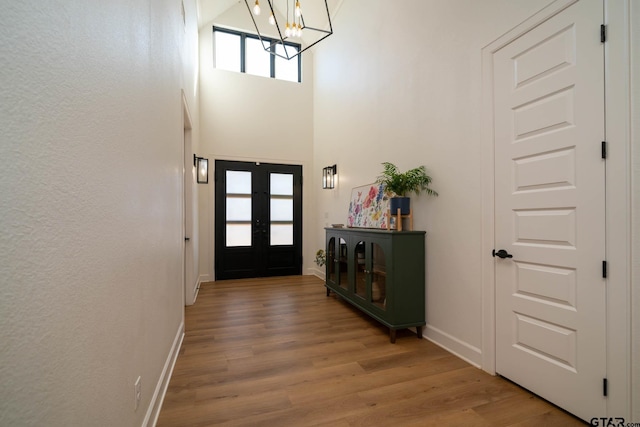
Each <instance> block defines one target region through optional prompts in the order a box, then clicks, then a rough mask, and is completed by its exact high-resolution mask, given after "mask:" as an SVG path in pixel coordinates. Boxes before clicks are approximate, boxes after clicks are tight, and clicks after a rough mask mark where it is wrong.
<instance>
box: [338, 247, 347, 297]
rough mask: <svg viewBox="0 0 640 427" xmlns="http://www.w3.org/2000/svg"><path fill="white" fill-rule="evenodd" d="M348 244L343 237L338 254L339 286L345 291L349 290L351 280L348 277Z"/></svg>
mask: <svg viewBox="0 0 640 427" xmlns="http://www.w3.org/2000/svg"><path fill="white" fill-rule="evenodd" d="M347 265H348V263H347V242H346V241H345V240H344V239H343V238H342V237H341V238H340V249H339V253H338V274H339V276H340V277H339V278H338V284H339V285H340V287H341V288H343V289H348V288H349V279H348V277H347V271H348V267H347Z"/></svg>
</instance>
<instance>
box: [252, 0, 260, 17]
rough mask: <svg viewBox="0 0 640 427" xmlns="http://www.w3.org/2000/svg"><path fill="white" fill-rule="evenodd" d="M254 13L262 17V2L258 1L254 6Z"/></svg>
mask: <svg viewBox="0 0 640 427" xmlns="http://www.w3.org/2000/svg"><path fill="white" fill-rule="evenodd" d="M253 13H254V14H255V15H260V1H259V0H256V3H255V4H254V5H253Z"/></svg>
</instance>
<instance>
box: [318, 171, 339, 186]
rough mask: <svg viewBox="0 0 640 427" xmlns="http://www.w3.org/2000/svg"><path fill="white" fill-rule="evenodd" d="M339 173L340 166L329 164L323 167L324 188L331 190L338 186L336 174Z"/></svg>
mask: <svg viewBox="0 0 640 427" xmlns="http://www.w3.org/2000/svg"><path fill="white" fill-rule="evenodd" d="M337 173H338V166H337V165H333V166H327V167H326V168H323V169H322V188H324V189H325V190H330V189H332V188H335V186H336V174H337Z"/></svg>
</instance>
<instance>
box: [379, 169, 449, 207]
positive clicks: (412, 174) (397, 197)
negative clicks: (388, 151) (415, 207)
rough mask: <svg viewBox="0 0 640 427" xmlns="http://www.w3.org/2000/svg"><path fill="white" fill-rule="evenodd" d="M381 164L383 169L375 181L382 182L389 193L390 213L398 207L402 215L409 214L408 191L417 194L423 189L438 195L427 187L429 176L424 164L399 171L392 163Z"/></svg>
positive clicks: (429, 180)
mask: <svg viewBox="0 0 640 427" xmlns="http://www.w3.org/2000/svg"><path fill="white" fill-rule="evenodd" d="M382 165H383V166H384V170H383V171H382V175H380V176H379V177H378V179H377V180H376V182H377V183H379V184H384V185H385V189H386V191H387V192H388V193H391V195H392V197H391V200H390V208H391V213H392V214H393V213H395V212H397V211H398V208H400V213H401V214H402V215H408V214H409V212H410V199H409V197H408V194H409V193H416V195H419V194H420V192H421V191H424V192H425V193H427V194H428V195H430V196H437V195H438V193H437V192H436V191H434V190H432V189H431V188H429V184H431V177H430V176H429V175H427V169H426V168H425V167H424V166H419V167H417V168H413V169H410V170H408V171H406V172H403V173H401V172H400V171H399V170H398V168H397V166H396V165H394V164H393V163H389V162H384V163H382Z"/></svg>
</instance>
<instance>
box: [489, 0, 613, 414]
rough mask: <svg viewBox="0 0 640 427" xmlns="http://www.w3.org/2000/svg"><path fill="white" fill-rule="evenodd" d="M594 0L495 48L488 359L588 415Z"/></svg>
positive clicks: (596, 121) (594, 341) (597, 80)
mask: <svg viewBox="0 0 640 427" xmlns="http://www.w3.org/2000/svg"><path fill="white" fill-rule="evenodd" d="M602 22H603V3H602V0H580V1H579V2H577V3H576V4H574V5H572V6H570V7H569V8H567V9H566V10H564V11H562V12H560V13H559V14H557V15H555V16H554V17H552V18H551V19H549V20H547V21H545V22H544V23H542V24H541V25H539V26H537V27H536V28H534V29H532V30H531V31H529V32H527V33H526V34H524V35H522V36H520V37H518V38H517V39H515V40H514V41H513V42H511V43H510V44H508V45H506V46H505V47H504V48H502V49H500V50H499V51H497V52H496V53H495V54H494V57H493V69H494V100H495V101H494V102H495V103H494V117H495V123H494V125H495V128H494V131H495V244H496V250H498V249H504V250H505V251H506V252H508V253H509V254H510V255H512V256H513V257H512V258H503V259H501V258H498V257H496V261H495V274H496V371H497V373H499V374H500V375H503V376H505V377H507V378H509V379H512V380H513V381H515V382H516V383H518V384H520V385H522V386H523V387H525V388H528V389H530V390H532V391H533V392H535V393H537V394H539V395H541V396H542V397H544V398H546V399H548V400H550V401H551V402H553V403H556V404H557V405H559V406H561V407H563V408H564V409H566V410H568V411H569V412H571V413H573V414H575V415H577V416H579V417H581V418H583V419H585V420H589V419H590V418H591V417H597V416H603V414H605V413H606V406H605V397H604V396H603V378H605V377H606V359H605V357H606V348H605V345H606V335H605V333H606V324H605V321H606V311H605V308H606V305H605V304H606V300H605V297H606V293H605V282H606V279H604V278H603V274H602V262H603V260H605V160H603V159H602V157H601V142H602V141H603V140H604V129H605V127H604V126H605V123H604V54H603V49H604V48H603V44H602V43H601V41H600V24H601V23H602Z"/></svg>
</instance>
